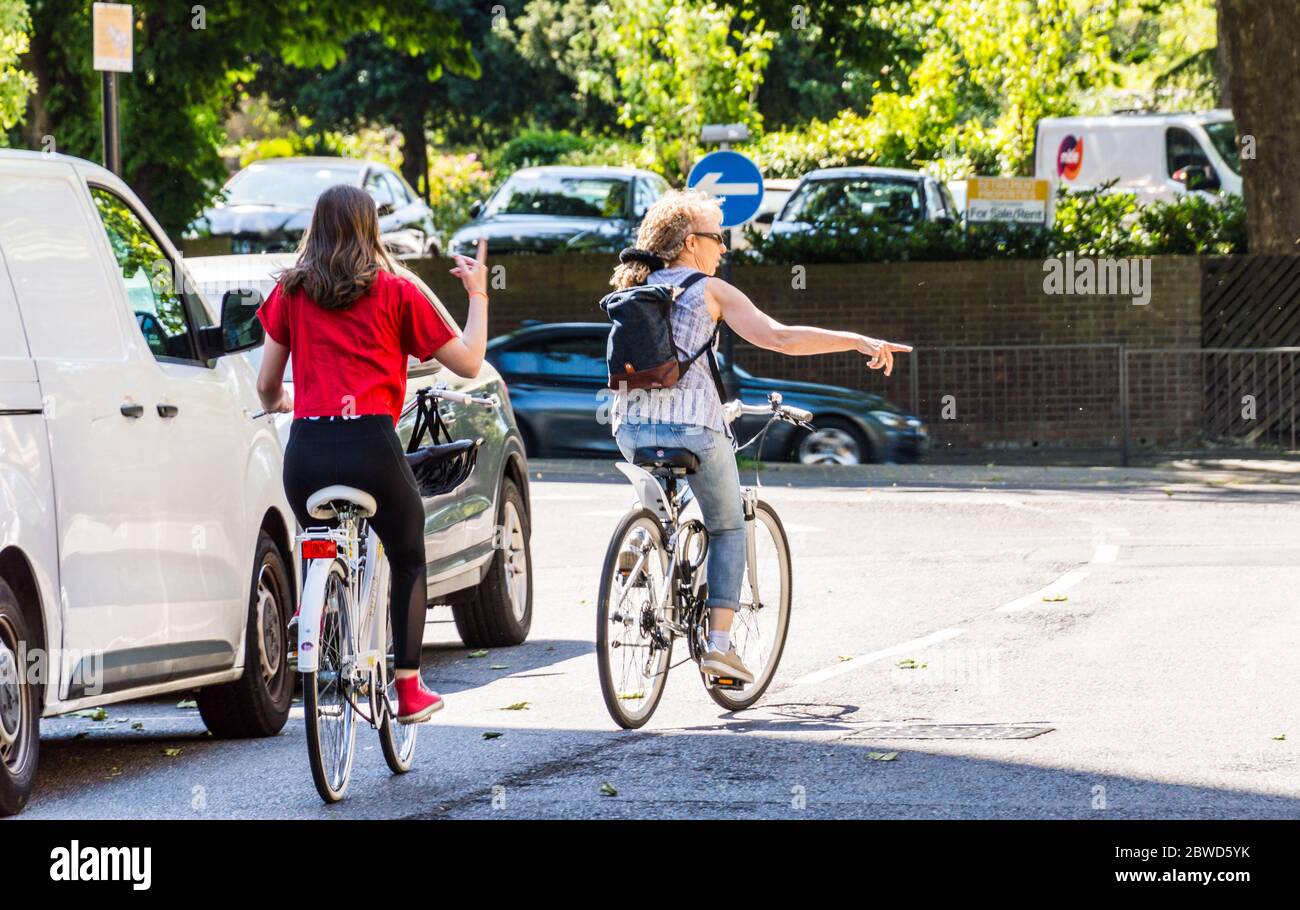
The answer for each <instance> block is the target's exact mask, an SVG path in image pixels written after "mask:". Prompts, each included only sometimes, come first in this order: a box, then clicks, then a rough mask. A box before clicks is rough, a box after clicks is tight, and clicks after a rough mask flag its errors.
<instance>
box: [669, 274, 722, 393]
mask: <svg viewBox="0 0 1300 910" xmlns="http://www.w3.org/2000/svg"><path fill="white" fill-rule="evenodd" d="M707 277H708V276H707V275H705V274H704V273H703V272H692V273H691V274H689V275H687V276H686V278H685V280H683V281H682V283H681V284H679V285H677V287H679V288H681V289H682V293H685V292H686V289H687V288H689V287H690V286H691V285H693V284H695V282H697V281H699V280H700V279H701V278H707ZM720 331H722V321H721V320H719V321H718V323H717V324H716V325H714V327H713V334H712V335H711V336H709V340H708V341H706V342H705V343H704V347H702V348H700V349H699V350H698V351H696V352H695V353H694V354H692V355H691V356H690V357H687V358H686V359H685V360H683V361H682V362H681V364H682V365H681V371H682V373H685V372H686V371H687V369H689V368H690V365H691V364H693V363H694V362H695V361H697V360H699V359H700V357H701V356H702V355H703V354H705V353H707V354H708V355H709V357H708V363H709V372H710V373H711V374H712V375H713V385H714V387H715V388H716V389H717V390H718V400H719V401H721V402H722V403H723V404H725V403H726V401H727V387H726V386H725V385H723V384H722V371H721V370H720V369H718V359H717V357H715V356H714V354H713V347H714V345H716V344H717V343H718V333H719V332H720Z"/></svg>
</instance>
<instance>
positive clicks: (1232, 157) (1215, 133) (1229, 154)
mask: <svg viewBox="0 0 1300 910" xmlns="http://www.w3.org/2000/svg"><path fill="white" fill-rule="evenodd" d="M1205 132H1206V133H1207V134H1208V135H1209V137H1210V141H1211V142H1213V143H1214V148H1215V150H1216V151H1218V153H1219V155H1220V156H1221V157H1222V158H1223V161H1224V163H1225V164H1227V165H1228V167H1230V168H1232V172H1233V173H1234V174H1240V173H1241V159H1240V158H1238V157H1237V126H1236V124H1235V123H1234V122H1233V121H1231V120H1221V121H1219V122H1218V123H1207V124H1205Z"/></svg>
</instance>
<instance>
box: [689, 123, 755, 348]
mask: <svg viewBox="0 0 1300 910" xmlns="http://www.w3.org/2000/svg"><path fill="white" fill-rule="evenodd" d="M700 139H701V141H703V142H704V143H705V144H706V145H708V144H716V145H717V146H718V151H716V152H711V153H709V154H707V155H705V156H704V157H703V158H702V159H700V160H699V161H697V162H696V163H695V166H694V167H693V168H691V173H690V174H689V175H688V176H687V178H686V185H687V186H688V187H693V188H698V189H701V190H704V191H705V192H707V193H710V194H711V195H713V196H719V197H722V198H723V200H724V202H723V206H722V236H723V243H725V244H726V246H727V253H726V255H725V256H723V257H722V262H721V263H720V265H721V268H720V269H719V273H720V275H719V277H721V278H722V280H723V281H726V282H727V283H731V280H732V278H731V276H732V262H733V254H732V252H731V245H732V242H733V239H734V234H733V233H732V229H733V228H734V227H735V226H736V225H739V224H744V223H745V222H747V221H749V219H750V218H752V217H754V213H755V212H756V211H758V208H759V205H760V204H761V203H762V201H763V174H762V172H761V171H760V170H759V169H758V167H757V166H756V165H755V164H754V162H752V161H750V160H749V159H748V158H746V157H745V156H744V155H741V154H739V153H737V152H733V151H731V143H733V142H744V141H746V140H747V139H749V128H748V127H746V126H745V125H744V124H743V123H715V124H708V125H706V126H705V127H704V128H703V129H701V130H700ZM720 341H721V348H722V355H723V357H725V358H726V362H727V367H728V370H727V371H728V372H730V370H731V367H732V366H733V365H734V364H735V362H736V357H735V355H736V335H735V333H734V332H733V331H732V329H731V326H724V327H723V330H722V332H721V338H720Z"/></svg>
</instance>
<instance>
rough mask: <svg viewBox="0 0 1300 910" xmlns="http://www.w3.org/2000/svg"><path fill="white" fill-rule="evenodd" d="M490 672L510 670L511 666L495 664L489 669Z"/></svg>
mask: <svg viewBox="0 0 1300 910" xmlns="http://www.w3.org/2000/svg"><path fill="white" fill-rule="evenodd" d="M488 669H489V670H509V669H510V664H493V665H492V666H490V667H488Z"/></svg>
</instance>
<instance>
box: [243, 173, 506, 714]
mask: <svg viewBox="0 0 1300 910" xmlns="http://www.w3.org/2000/svg"><path fill="white" fill-rule="evenodd" d="M299 250H300V253H299V257H298V261H297V263H296V264H295V265H294V266H293V267H292V268H290V269H288V270H287V271H286V272H285V273H284V274H283V275H282V276H281V277H280V281H279V283H278V284H277V285H276V287H275V290H274V291H272V292H271V296H270V297H269V298H267V301H266V303H265V304H263V305H262V308H261V310H260V311H259V312H258V316H259V318H260V319H261V321H262V325H263V327H265V329H266V350H265V353H264V354H263V356H262V368H261V372H260V374H259V376H258V379H257V392H258V395H259V396H260V397H261V399H262V404H263V406H264V407H265V408H266V410H267V411H272V412H280V413H292V414H293V415H294V418H295V419H294V421H293V424H292V427H291V429H290V434H289V443H288V446H287V447H286V448H285V453H284V488H285V492H286V493H287V494H288V498H289V504H290V505H291V506H292V507H293V511H294V516H295V517H296V518H297V519H298V524H299V525H301V526H302V527H304V528H305V527H309V526H312V525H321V524H327V523H328V522H322V521H321V520H320V519H314V518H312V517H311V515H309V514H308V512H307V497H309V496H310V495H311V494H312V493H314V492H315V491H317V490H319V489H321V488H323V487H327V486H331V485H333V484H343V485H347V486H352V487H357V488H359V489H362V490H365V491H366V492H367V493H369V494H371V495H372V496H373V497H374V498H375V501H376V503H377V504H378V509H377V511H376V512H375V514H374V516H373V517H372V518H370V525H371V527H373V528H374V530H375V533H376V534H378V535H379V539H380V540H381V541H382V542H383V544H384V548H385V549H386V550H387V553H388V561H389V564H390V566H391V568H392V589H391V598H390V605H391V610H392V624H391V625H392V629H393V645H394V652H395V656H396V671H395V674H394V675H395V685H396V688H397V699H398V718H397V719H398V721H399V722H401V723H419V722H420V721H423V720H425V719H427V718H428V717H429V716H430V715H431V714H433V712H435V711H438V710H440V709H441V708H442V705H443V703H442V698H441V697H440V696H439V695H438V694H437V693H436V692H432V691H430V690H429V689H427V688H425V686H424V683H423V681H422V680H421V679H420V647H421V644H422V641H423V637H424V620H425V612H426V610H427V609H428V603H427V596H428V595H427V591H426V586H427V577H426V565H425V553H424V504H423V501H422V499H421V498H420V493H419V489H418V488H417V487H416V483H415V477H414V475H413V474H412V473H411V468H410V466H409V465H408V464H407V463H406V458H405V457H404V455H403V452H402V446H401V443H400V442H399V441H398V438H397V433H396V432H395V429H394V428H395V425H396V423H397V420H398V416H399V415H400V413H401V410H402V405H403V402H404V401H405V398H406V370H407V358H408V357H415V358H417V359H419V360H422V361H423V360H428V359H429V358H431V357H437V359H438V361H439V362H440V363H442V364H444V365H446V366H447V367H450V368H451V370H452V371H453V372H455V373H456V374H457V375H459V376H464V377H466V378H472V377H474V376H476V375H477V374H478V370H479V367H480V366H481V365H482V363H483V352H484V349H485V346H486V344H487V309H488V296H487V269H486V267H485V266H484V260H485V258H486V242H485V241H481V242H480V243H479V251H478V258H477V259H469V258H467V257H464V256H457V257H456V268H454V269H452V270H451V272H452V274H453V275H456V276H457V277H459V278H460V279H461V281H462V282H463V283H464V285H465V289H466V291H468V293H469V317H468V318H467V319H466V321H465V332H464V334H463V335H461V336H457V334H456V331H455V330H454V329H453V328H452V327H451V326H449V325H447V323H446V322H445V321H444V320H443V319H442V317H441V316H440V315H439V314H438V312H437V311H436V310H435V309H434V307H433V305H432V304H431V303H430V302H429V300H427V299H426V298H425V297H424V295H423V294H422V293H421V292H420V290H419V289H418V288H417V287H416V286H415V285H414V284H413V283H412V282H410V281H408V280H406V279H405V278H401V277H399V276H398V275H396V274H394V270H395V266H394V264H393V261H392V259H391V258H390V257H389V255H388V253H387V251H385V249H384V247H383V244H382V243H381V241H380V237H379V218H378V213H377V210H376V208H375V201H374V199H372V198H371V197H370V195H369V194H367V193H366V192H365V191H363V190H361V189H359V188H358V187H354V186H335V187H331V188H329V189H328V190H326V191H325V192H324V193H322V194H321V196H320V198H319V199H318V200H317V202H316V209H315V211H314V212H313V213H312V219H311V225H310V227H309V228H308V230H307V233H306V235H305V236H304V237H303V240H302V244H301V246H300V248H299ZM290 355H292V357H293V373H294V376H293V379H294V390H295V392H296V393H297V398H298V400H297V402H296V404H295V402H294V400H293V398H292V397H291V396H290V395H289V393H288V392H287V391H286V390H285V388H284V385H283V380H284V368H285V364H286V362H287V361H288V359H289V357H290Z"/></svg>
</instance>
